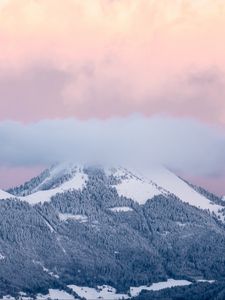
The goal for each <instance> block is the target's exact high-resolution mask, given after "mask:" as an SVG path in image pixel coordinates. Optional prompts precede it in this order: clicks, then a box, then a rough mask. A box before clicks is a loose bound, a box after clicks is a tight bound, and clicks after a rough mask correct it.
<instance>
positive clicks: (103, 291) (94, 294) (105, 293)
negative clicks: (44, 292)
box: [68, 285, 129, 300]
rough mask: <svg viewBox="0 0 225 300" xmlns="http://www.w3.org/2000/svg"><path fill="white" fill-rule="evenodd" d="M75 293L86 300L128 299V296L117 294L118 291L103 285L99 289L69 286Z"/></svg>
mask: <svg viewBox="0 0 225 300" xmlns="http://www.w3.org/2000/svg"><path fill="white" fill-rule="evenodd" d="M68 287H69V288H71V289H72V290H73V291H74V292H76V293H77V295H79V296H80V297H84V298H85V299H86V300H93V299H102V300H120V299H128V298H129V296H128V295H126V294H117V293H116V289H114V288H113V287H111V286H107V285H103V286H98V287H97V289H94V288H89V287H85V286H84V287H80V286H77V285H69V286H68Z"/></svg>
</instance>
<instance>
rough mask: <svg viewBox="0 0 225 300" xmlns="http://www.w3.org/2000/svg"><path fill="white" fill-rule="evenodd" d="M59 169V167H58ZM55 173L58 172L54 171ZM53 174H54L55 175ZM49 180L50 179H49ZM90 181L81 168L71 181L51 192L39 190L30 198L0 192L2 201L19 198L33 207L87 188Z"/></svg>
mask: <svg viewBox="0 0 225 300" xmlns="http://www.w3.org/2000/svg"><path fill="white" fill-rule="evenodd" d="M57 169H59V167H57ZM54 173H56V171H55V170H54ZM54 173H53V174H54ZM53 174H52V178H51V179H52V180H54V176H53ZM48 180H49V178H48ZM87 180H88V176H87V174H85V173H84V172H83V169H82V168H81V167H79V168H77V171H76V173H75V174H74V175H73V176H72V178H71V179H69V180H68V181H66V182H64V183H62V184H61V185H60V186H59V187H57V188H53V189H49V190H38V191H37V192H34V193H32V194H30V195H28V196H24V197H22V196H20V197H18V196H17V197H16V196H14V195H12V194H9V193H7V192H5V191H2V190H0V199H9V198H17V199H19V200H21V201H26V202H28V203H29V204H31V205H35V204H37V203H44V202H49V201H50V200H51V197H52V196H54V195H56V194H58V193H63V192H65V191H68V190H79V189H83V188H84V187H85V184H86V181H87Z"/></svg>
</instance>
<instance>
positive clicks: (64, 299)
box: [36, 289, 75, 300]
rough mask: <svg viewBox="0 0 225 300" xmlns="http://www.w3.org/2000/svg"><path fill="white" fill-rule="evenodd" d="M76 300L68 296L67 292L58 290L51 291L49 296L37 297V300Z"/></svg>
mask: <svg viewBox="0 0 225 300" xmlns="http://www.w3.org/2000/svg"><path fill="white" fill-rule="evenodd" d="M47 299H51V300H75V298H74V296H72V295H70V294H68V293H67V292H65V291H61V290H58V289H50V290H49V294H48V295H41V294H39V295H37V297H36V300H47Z"/></svg>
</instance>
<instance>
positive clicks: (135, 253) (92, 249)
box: [0, 165, 225, 296]
mask: <svg viewBox="0 0 225 300" xmlns="http://www.w3.org/2000/svg"><path fill="white" fill-rule="evenodd" d="M56 168H57V170H60V172H58V171H55V170H54V168H52V169H51V170H50V171H48V172H47V173H48V174H49V175H48V176H47V177H46V178H44V179H43V181H42V179H41V180H40V179H36V180H37V182H38V185H37V184H36V185H34V181H31V182H30V183H27V184H26V185H25V186H22V187H20V188H18V189H16V194H17V195H16V196H15V195H14V196H13V197H14V199H11V200H10V199H2V200H0V254H1V257H3V259H1V260H0V296H3V295H6V294H11V295H12V294H13V293H14V294H15V295H16V294H18V293H19V292H21V291H22V292H26V293H28V294H31V295H32V294H33V295H34V294H37V293H42V294H48V293H49V289H52V288H55V289H63V290H64V291H68V288H69V287H68V286H87V287H90V288H91V287H93V288H96V287H97V286H98V285H104V284H107V285H110V286H113V287H114V288H116V289H117V290H118V293H122V294H123V293H127V292H128V291H129V289H130V287H132V286H133V287H135V286H141V285H148V284H151V283H154V282H158V281H166V280H167V279H168V278H174V279H185V280H189V281H193V280H194V281H195V280H197V279H208V280H212V279H213V280H223V279H224V277H225V268H224V266H225V253H224V249H225V229H224V225H223V223H221V222H220V221H219V220H218V219H217V218H216V217H215V215H212V214H210V213H209V212H208V211H204V210H202V209H199V208H197V207H195V206H193V205H190V204H188V203H185V201H182V199H179V198H178V197H177V196H175V194H174V193H173V194H172V193H171V192H169V191H168V190H166V189H165V188H164V187H165V185H166V184H168V181H167V180H165V177H163V180H165V182H163V180H162V179H161V177H160V178H159V176H158V175H157V176H158V177H157V176H156V175H155V177H154V178H153V179H154V180H156V179H157V183H155V182H153V181H152V182H151V179H150V177H148V178H147V176H146V175H145V176H146V177H144V175H142V176H143V177H140V175H137V174H135V175H134V174H133V171H132V172H131V171H128V170H125V169H123V168H120V169H116V170H115V169H107V170H104V169H101V168H85V167H71V168H69V169H67V167H65V165H64V167H62V166H60V167H58V166H57V167H56ZM71 170H72V172H71ZM153 173H154V172H153ZM55 174H57V175H56V177H54V176H55ZM166 174H167V171H166ZM153 175H154V174H153ZM169 176H171V175H170V173H169ZM171 177H172V178H173V176H171ZM171 177H170V178H171ZM55 178H56V179H55ZM59 178H60V179H59ZM130 178H131V179H132V180H136V182H138V183H137V185H139V184H140V187H141V188H142V187H143V185H144V187H145V188H148V189H149V190H148V192H149V191H150V192H152V190H151V187H152V186H153V187H154V188H155V189H156V190H153V191H156V192H155V194H154V193H152V194H151V195H152V196H153V198H151V197H149V194H147V193H146V194H144V193H142V191H143V190H142V189H141V190H139V188H136V187H135V189H136V194H135V197H137V196H138V193H140V194H141V195H143V194H144V196H145V197H143V198H142V199H141V200H139V201H138V199H140V198H135V197H134V194H132V193H131V194H129V195H125V196H126V197H125V196H124V195H123V193H124V190H123V189H121V186H122V187H123V185H126V184H127V181H128V184H130V181H129V180H130ZM160 180H161V181H160ZM139 181H141V183H140V182H139ZM131 182H133V181H131ZM142 182H143V183H142ZM176 182H177V181H176ZM181 182H182V180H181ZM46 183H48V186H49V190H46V189H45V190H43V187H44V185H45V184H46ZM78 183H79V184H78ZM158 183H160V184H162V183H163V185H164V187H162V186H160V185H159V184H158ZM173 183H174V181H173ZM177 184H180V186H179V191H180V187H182V188H183V184H181V183H180V181H178V183H177ZM34 186H35V188H34ZM132 186H133V185H131V187H132ZM167 187H168V186H167ZM185 188H186V185H185ZM190 188H191V187H190ZM23 189H24V190H23ZM25 191H26V194H27V195H26V196H20V195H22V194H24V193H25ZM28 191H29V193H28ZM53 191H54V193H53ZM128 191H130V190H128ZM183 191H185V193H186V190H182V193H183ZM50 192H51V193H52V194H51V198H49V197H50V196H49V194H48V193H50ZM41 193H44V194H45V193H47V194H46V196H42V197H41V198H40V199H39V195H40V194H41ZM44 194H42V195H44ZM34 195H35V197H37V198H36V199H38V200H40V201H38V200H35V202H33V201H31V200H28V198H29V197H34ZM199 195H200V194H199ZM3 196H4V195H3ZM47 196H48V197H47ZM128 196H129V197H128ZM185 196H187V194H185ZM200 196H201V195H200ZM6 197H7V198H9V195H8V194H6ZM15 197H17V198H18V199H17V200H15ZM27 197H28V198H27ZM133 197H134V198H135V199H132V198H133ZM188 197H189V194H188ZM196 197H197V196H196ZM202 197H203V196H202ZM199 199H201V198H199ZM203 199H204V201H206V200H207V201H208V199H207V198H205V197H203ZM22 200H23V201H22ZM24 200H25V201H24ZM134 200H137V201H134ZM185 200H186V198H185ZM37 202H39V203H37ZM211 205H213V204H211Z"/></svg>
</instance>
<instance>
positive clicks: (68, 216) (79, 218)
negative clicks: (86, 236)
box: [59, 213, 88, 223]
mask: <svg viewBox="0 0 225 300" xmlns="http://www.w3.org/2000/svg"><path fill="white" fill-rule="evenodd" d="M59 219H60V221H62V222H65V221H67V220H74V221H78V222H80V223H86V222H87V221H88V217H87V216H85V215H73V214H67V213H64V214H62V213H59Z"/></svg>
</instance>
